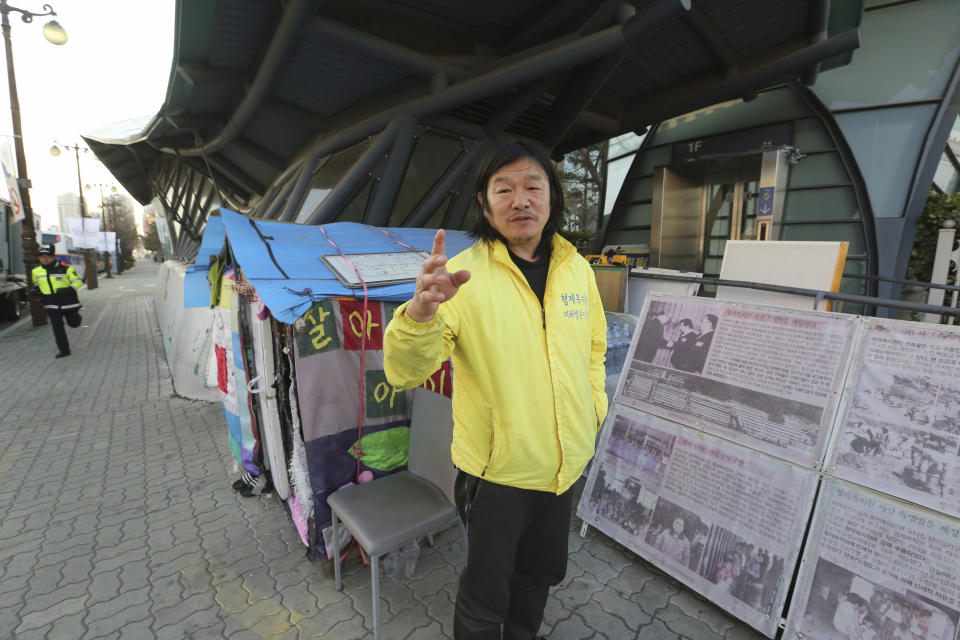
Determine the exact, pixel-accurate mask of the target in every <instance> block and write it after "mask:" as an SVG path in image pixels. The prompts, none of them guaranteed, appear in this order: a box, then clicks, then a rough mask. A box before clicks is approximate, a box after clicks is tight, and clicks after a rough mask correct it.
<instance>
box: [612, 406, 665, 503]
mask: <svg viewBox="0 0 960 640" xmlns="http://www.w3.org/2000/svg"><path fill="white" fill-rule="evenodd" d="M674 440H676V437H675V436H674V435H673V434H669V433H666V432H664V431H661V430H660V429H657V428H655V427H653V426H651V425H649V424H643V423H640V422H638V421H636V420H631V419H630V416H627V415H624V414H616V415H615V416H614V418H613V426H612V427H611V429H610V437H609V438H608V439H607V444H606V447H605V448H604V451H603V462H604V469H606V470H607V471H608V472H611V473H613V474H614V475H617V476H623V475H626V474H631V475H632V476H633V477H634V479H635V480H636V481H637V482H638V483H640V484H643V485H653V486H657V487H659V486H660V485H661V484H663V475H664V474H665V473H666V471H667V464H668V463H669V461H670V454H671V453H672V452H673V443H674Z"/></svg>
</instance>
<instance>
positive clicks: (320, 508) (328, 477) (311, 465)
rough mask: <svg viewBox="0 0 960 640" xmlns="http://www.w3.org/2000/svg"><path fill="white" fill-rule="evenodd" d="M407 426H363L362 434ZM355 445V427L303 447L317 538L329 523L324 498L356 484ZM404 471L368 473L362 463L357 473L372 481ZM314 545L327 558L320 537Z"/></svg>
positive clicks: (407, 423)
mask: <svg viewBox="0 0 960 640" xmlns="http://www.w3.org/2000/svg"><path fill="white" fill-rule="evenodd" d="M407 426H410V421H409V420H399V421H396V422H390V423H387V424H380V425H376V426H371V427H366V426H365V427H364V428H363V434H364V435H367V434H371V433H377V432H378V431H385V430H386V429H393V428H394V427H407ZM356 441H357V429H356V426H354V427H353V428H352V429H347V430H345V431H341V432H340V433H336V434H333V435H331V436H326V437H324V438H317V439H316V440H310V441H308V442H306V443H304V444H305V445H306V449H307V468H308V469H309V471H310V486H311V487H312V488H313V505H314V506H313V514H314V523H315V531H317V536H318V537H320V532H321V531H322V530H323V529H324V528H326V527H329V526H330V523H331V522H332V519H331V517H330V507H328V506H327V496H329V495H330V494H331V493H333V492H334V491H337V490H338V489H340V488H341V487H342V486H344V485H345V484H347V483H349V482H356V473H357V459H356V458H354V457H353V456H351V455H350V447H351V446H352V445H353V443H354V442H356ZM405 468H406V467H400V468H399V469H394V470H393V471H378V470H377V469H370V468H369V467H367V466H366V465H364V464H362V463H361V464H360V470H361V471H367V470H369V471H370V472H372V473H373V476H374V478H381V477H383V476H387V475H390V474H391V473H396V472H397V471H400V470H402V469H405ZM313 543H314V544H315V545H316V546H317V547H319V548H320V549H322V550H323V553H324V555H326V553H327V550H326V549H324V548H323V539H322V537H321V538H320V539H319V540H314V541H313Z"/></svg>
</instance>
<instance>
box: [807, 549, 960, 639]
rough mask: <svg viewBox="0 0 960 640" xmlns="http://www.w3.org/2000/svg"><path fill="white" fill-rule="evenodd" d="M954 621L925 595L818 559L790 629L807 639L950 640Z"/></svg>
mask: <svg viewBox="0 0 960 640" xmlns="http://www.w3.org/2000/svg"><path fill="white" fill-rule="evenodd" d="M958 619H960V614H958V613H957V612H956V611H954V610H953V609H949V608H947V607H945V606H943V605H941V604H938V603H936V602H933V601H931V600H930V599H929V598H925V597H923V596H921V595H919V594H917V593H914V592H912V591H905V592H904V593H897V592H895V591H892V590H890V589H889V588H887V587H885V586H883V585H879V584H875V583H873V582H871V581H870V580H867V579H865V578H863V577H862V576H858V575H856V574H854V573H853V572H852V571H849V570H847V569H844V568H843V567H840V566H838V565H836V564H833V563H832V562H829V561H827V560H825V559H823V558H820V559H818V561H817V566H816V569H815V571H814V575H813V584H812V586H811V590H810V598H809V599H808V600H807V604H806V607H805V609H804V612H803V618H802V620H801V621H800V622H798V623H797V625H796V630H797V631H799V632H802V633H803V634H804V636H805V637H806V638H811V639H812V640H848V639H849V640H860V639H861V638H862V639H863V640H954V638H955V637H956V630H957V622H958Z"/></svg>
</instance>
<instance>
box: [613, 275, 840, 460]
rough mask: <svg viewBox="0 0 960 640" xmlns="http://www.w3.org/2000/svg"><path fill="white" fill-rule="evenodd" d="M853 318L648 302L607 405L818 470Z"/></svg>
mask: <svg viewBox="0 0 960 640" xmlns="http://www.w3.org/2000/svg"><path fill="white" fill-rule="evenodd" d="M855 329H856V317H855V316H849V315H841V314H836V313H829V312H821V311H805V310H800V309H786V308H780V307H771V306H766V305H753V304H745V303H732V302H725V301H720V300H710V299H705V298H690V297H685V296H675V295H667V294H659V293H651V294H650V295H648V296H647V301H646V304H645V305H644V307H643V311H642V313H641V316H640V327H639V329H638V331H637V332H636V333H635V334H634V337H633V344H632V345H631V350H630V354H631V357H630V359H629V368H627V369H625V371H624V374H623V376H621V379H620V384H619V386H618V388H617V394H616V397H615V401H616V402H620V403H622V404H625V405H628V406H630V407H633V408H635V409H640V410H643V411H647V412H650V413H653V414H655V415H658V416H661V417H664V418H669V419H671V420H675V421H677V422H679V423H681V424H685V425H687V426H690V427H695V428H697V429H702V430H704V431H708V432H710V433H713V434H715V435H719V436H722V437H725V438H728V439H730V440H733V441H735V442H737V443H740V444H743V445H745V446H749V447H753V448H756V449H759V450H761V451H764V452H766V453H769V454H771V455H775V456H779V457H781V458H784V459H786V460H789V461H791V462H794V463H795V464H798V465H800V466H805V467H810V468H819V467H820V465H821V463H822V461H823V456H824V453H825V449H826V443H827V439H828V435H829V429H830V426H831V424H832V422H833V418H834V415H835V413H836V409H837V406H838V404H839V399H840V389H841V386H842V384H843V375H844V372H845V368H846V365H847V360H848V355H849V352H850V348H851V344H852V340H853V333H854V330H855Z"/></svg>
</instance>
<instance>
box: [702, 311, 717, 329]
mask: <svg viewBox="0 0 960 640" xmlns="http://www.w3.org/2000/svg"><path fill="white" fill-rule="evenodd" d="M703 317H704V318H706V319H707V320H709V321H710V328H711V329H714V330H716V328H717V319H718V318H717V316H715V315H713V314H712V313H708V314H707V315H705V316H703Z"/></svg>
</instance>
